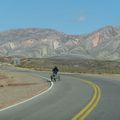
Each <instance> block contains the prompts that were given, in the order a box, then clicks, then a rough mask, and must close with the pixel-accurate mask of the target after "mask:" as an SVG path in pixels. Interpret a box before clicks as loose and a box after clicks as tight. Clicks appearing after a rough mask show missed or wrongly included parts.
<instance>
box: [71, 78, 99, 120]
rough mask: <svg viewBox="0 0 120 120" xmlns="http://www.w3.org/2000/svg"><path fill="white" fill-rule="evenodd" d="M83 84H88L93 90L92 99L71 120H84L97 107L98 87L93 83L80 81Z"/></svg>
mask: <svg viewBox="0 0 120 120" xmlns="http://www.w3.org/2000/svg"><path fill="white" fill-rule="evenodd" d="M82 81H83V82H84V83H87V84H89V85H90V86H91V87H92V88H93V97H92V99H91V100H90V102H89V103H88V104H87V105H86V106H85V107H84V108H83V109H82V110H81V111H80V112H79V113H78V114H77V115H76V116H74V117H73V118H72V120H84V119H85V118H86V117H87V116H88V115H89V114H90V113H91V111H92V110H93V109H94V108H95V107H96V106H97V104H98V102H99V100H100V97H101V91H100V88H99V86H98V85H96V84H95V83H93V82H90V81H85V80H82Z"/></svg>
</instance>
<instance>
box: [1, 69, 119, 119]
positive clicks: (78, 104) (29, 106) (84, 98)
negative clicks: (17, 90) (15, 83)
mask: <svg viewBox="0 0 120 120" xmlns="http://www.w3.org/2000/svg"><path fill="white" fill-rule="evenodd" d="M18 72H23V71H22V70H18ZM24 72H26V74H27V73H28V72H29V73H31V74H32V75H33V76H44V77H49V74H48V73H45V72H35V71H24ZM85 81H91V82H92V83H93V84H94V83H95V85H98V86H99V87H100V89H101V90H100V91H98V92H96V94H100V95H101V96H100V95H96V99H95V100H94V103H92V105H91V106H89V109H87V110H86V111H87V112H86V113H85V112H84V114H86V117H85V120H120V114H119V110H120V104H119V101H120V95H119V91H120V81H119V80H113V79H112V78H108V77H99V76H92V75H89V76H88V75H61V81H58V82H55V83H54V85H53V87H52V89H51V90H50V91H49V92H47V93H45V94H43V95H41V96H38V97H36V98H35V99H33V100H30V101H28V102H26V103H23V104H20V105H18V106H15V107H12V108H9V109H7V110H4V111H0V120H49V119H50V120H72V119H73V120H77V119H79V120H83V119H82V117H83V116H84V115H82V117H81V116H80V115H79V114H80V113H81V111H82V110H85V108H86V106H88V105H89V103H90V102H91V100H92V99H94V98H95V92H94V91H95V90H94V89H96V87H95V88H94V87H93V86H94V85H93V86H92V85H90V84H91V83H86V82H85ZM96 91H97V90H96ZM98 98H99V99H98ZM76 116H78V117H76Z"/></svg>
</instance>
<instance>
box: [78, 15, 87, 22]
mask: <svg viewBox="0 0 120 120" xmlns="http://www.w3.org/2000/svg"><path fill="white" fill-rule="evenodd" d="M85 20H86V16H85V15H81V16H80V17H79V18H78V22H84V21H85Z"/></svg>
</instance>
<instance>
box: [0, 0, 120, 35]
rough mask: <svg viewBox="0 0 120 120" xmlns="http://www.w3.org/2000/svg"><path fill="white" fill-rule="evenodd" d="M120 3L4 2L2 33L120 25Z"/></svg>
mask: <svg viewBox="0 0 120 120" xmlns="http://www.w3.org/2000/svg"><path fill="white" fill-rule="evenodd" d="M119 12H120V0H0V31H5V30H9V29H16V28H52V29H56V30H58V31H61V32H65V33H67V34H83V33H88V32H92V31H94V30H97V29H99V28H101V27H104V26H107V25H114V26H116V25H120V13H119Z"/></svg>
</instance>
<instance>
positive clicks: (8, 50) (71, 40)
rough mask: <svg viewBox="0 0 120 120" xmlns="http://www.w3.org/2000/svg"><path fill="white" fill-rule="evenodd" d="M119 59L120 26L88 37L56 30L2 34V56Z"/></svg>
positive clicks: (0, 45) (17, 30)
mask: <svg viewBox="0 0 120 120" xmlns="http://www.w3.org/2000/svg"><path fill="white" fill-rule="evenodd" d="M66 55H67V56H68V57H69V58H86V59H102V60H116V59H120V27H119V26H107V27H104V28H101V29H99V30H97V31H95V32H92V33H89V34H86V35H68V34H65V33H63V32H58V31H56V30H53V29H36V28H28V29H16V30H9V31H5V32H0V56H23V57H34V58H43V57H53V56H59V57H63V58H64V57H65V56H66Z"/></svg>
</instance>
